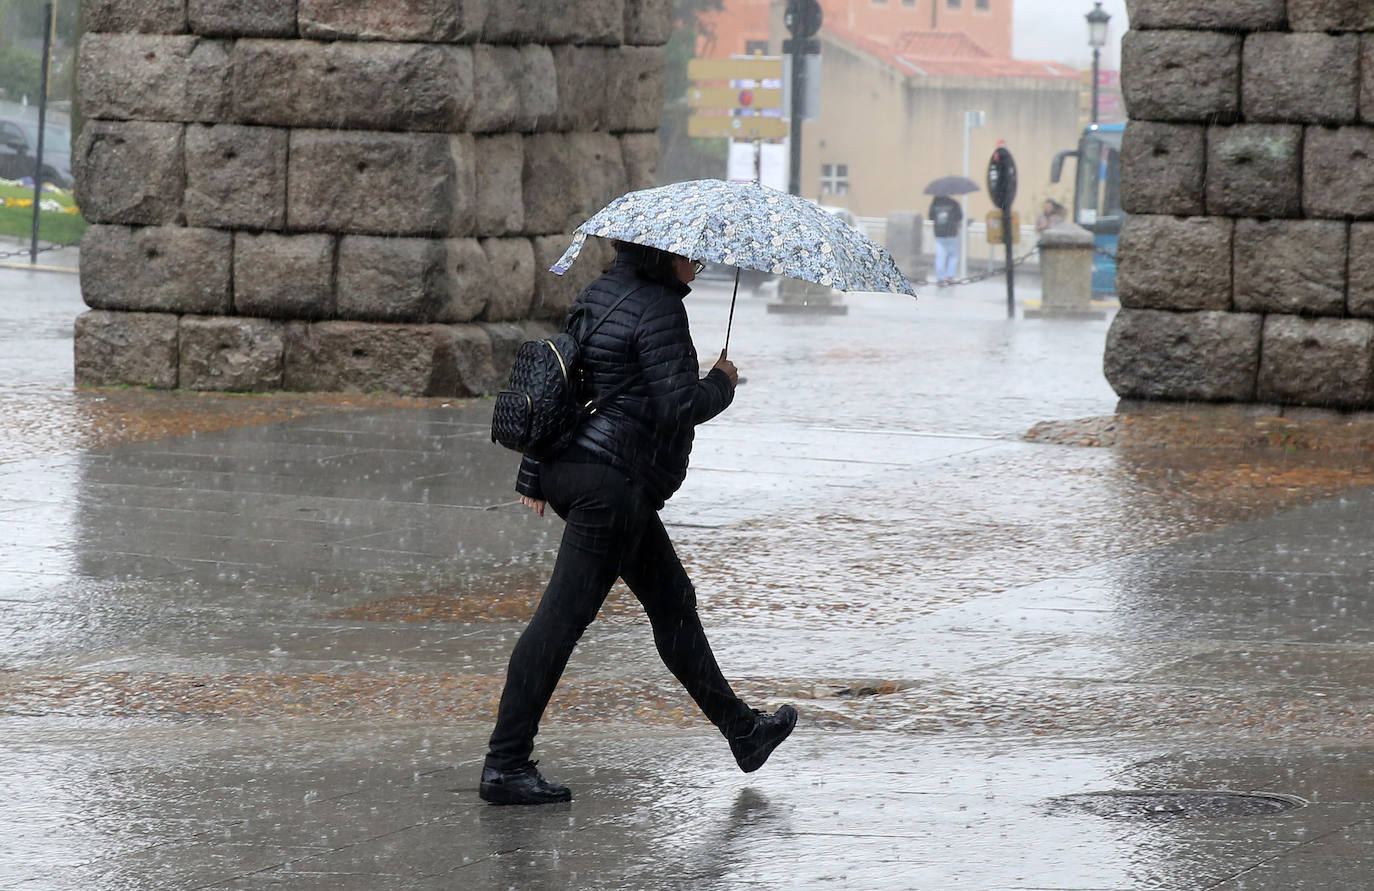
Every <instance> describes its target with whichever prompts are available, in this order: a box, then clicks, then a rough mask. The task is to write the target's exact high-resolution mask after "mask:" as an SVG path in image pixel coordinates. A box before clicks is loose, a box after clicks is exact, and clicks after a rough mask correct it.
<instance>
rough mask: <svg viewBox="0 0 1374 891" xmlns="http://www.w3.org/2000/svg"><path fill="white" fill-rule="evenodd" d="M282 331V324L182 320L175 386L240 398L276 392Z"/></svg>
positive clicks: (219, 318) (227, 319) (196, 318)
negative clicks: (238, 394)
mask: <svg viewBox="0 0 1374 891" xmlns="http://www.w3.org/2000/svg"><path fill="white" fill-rule="evenodd" d="M285 332H286V326H285V325H283V324H282V323H281V322H274V321H271V320H269V319H249V318H243V317H240V316H182V317H181V326H180V328H179V329H178V336H179V355H180V361H179V364H178V374H177V379H178V385H179V386H180V387H181V389H183V390H214V391H225V390H232V391H235V392H243V393H262V392H267V391H273V390H280V389H281V382H282V361H283V356H284V355H285V349H286V347H285Z"/></svg>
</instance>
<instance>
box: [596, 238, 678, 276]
mask: <svg viewBox="0 0 1374 891" xmlns="http://www.w3.org/2000/svg"><path fill="white" fill-rule="evenodd" d="M611 245H612V246H613V247H614V248H615V253H616V257H617V259H618V258H619V257H621V256H627V257H630V258H632V260H633V262H634V264H635V272H637V273H639V275H640V276H642V277H643V278H647V279H648V280H649V281H651V282H658V283H659V284H661V285H670V284H676V283H678V282H679V281H680V280H679V279H678V277H677V270H676V269H674V268H673V260H674V259H675V258H676V257H677V254H673V253H669V252H668V251H665V250H660V249H659V248H656V247H649V246H648V245H643V244H634V243H633V242H629V241H620V240H618V239H617V240H613V241H612V242H611Z"/></svg>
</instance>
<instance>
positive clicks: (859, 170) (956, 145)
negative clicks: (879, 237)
mask: <svg viewBox="0 0 1374 891" xmlns="http://www.w3.org/2000/svg"><path fill="white" fill-rule="evenodd" d="M821 56H822V59H823V61H822V65H823V66H824V75H823V81H822V84H823V85H822V97H821V114H820V117H819V119H817V120H815V121H809V122H807V123H806V124H805V125H804V127H803V130H802V137H803V140H804V142H805V145H804V147H803V164H804V165H805V168H804V170H803V172H802V193H803V194H804V195H806V196H807V197H809V198H816V199H818V200H820V201H821V203H823V204H834V205H843V206H845V207H847V208H849V209H850V210H851V211H853V212H854V213H855V214H856V215H858V216H868V217H886V216H887V215H889V214H890V213H892V212H894V211H899V210H916V211H919V212H921V213H922V214H924V213H925V211H926V209H927V207H928V206H929V204H930V196H928V195H925V194H923V192H922V190H923V189H924V188H925V185H926V183H928V182H930V181H931V180H933V179H935V178H936V177H939V176H944V175H946V174H958V173H961V172H962V170H963V157H964V129H963V127H964V123H963V122H964V110H965V109H982V110H983V111H985V112H986V125H985V126H984V128H983V129H981V130H974V131H973V132H972V134H971V137H972V138H971V140H970V145H971V150H970V170H971V177H972V178H973V179H974V180H975V181H976V182H978V183H980V184H981V183H982V182H983V181H984V179H985V177H986V170H987V162H988V158H989V157H990V156H991V155H992V152H993V149H995V148H996V147H997V142H998V140H999V139H1005V140H1006V142H1007V146H1008V147H1009V148H1010V149H1011V151H1012V154H1013V155H1014V157H1015V158H1016V162H1017V169H1018V172H1019V179H1020V188H1019V190H1018V198H1017V202H1016V205H1017V209H1018V210H1019V211H1020V212H1021V215H1022V218H1023V220H1024V221H1027V222H1029V221H1031V220H1033V218H1034V214H1035V213H1037V212H1038V205H1039V202H1040V201H1041V200H1043V198H1044V197H1045V196H1046V195H1047V194H1049V193H1050V190H1051V186H1050V184H1049V170H1050V162H1051V161H1052V160H1053V158H1054V155H1055V154H1056V153H1057V152H1059V151H1062V150H1064V149H1067V148H1072V147H1073V146H1074V145H1075V144H1076V143H1077V140H1078V137H1077V132H1078V103H1079V98H1078V95H1079V94H1078V81H1077V79H1076V78H1067V79H1037V78H957V77H907V76H905V75H903V74H902V73H900V72H899V71H898V70H897V69H896V68H894V67H893V66H892V65H890V64H885V63H883V62H881V61H879V60H877V59H875V58H873V57H872V56H870V55H868V54H866V53H863V52H861V51H856V50H854V49H851V48H849V47H847V46H846V45H845V44H843V43H841V42H838V41H829V40H827V41H826V42H825V43H824V44H823V45H822V51H821ZM826 163H843V164H847V165H849V173H850V191H849V194H848V195H821V193H820V169H821V165H822V164H826ZM1059 190H1060V191H1063V187H1060V189H1059ZM991 210H992V205H991V203H990V202H989V201H988V198H987V194H986V191H980V192H979V193H977V194H975V195H970V196H969V213H970V216H973V217H976V218H979V219H981V218H982V217H983V216H985V215H986V214H987V213H989V212H990V211H991Z"/></svg>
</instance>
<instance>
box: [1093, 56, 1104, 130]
mask: <svg viewBox="0 0 1374 891" xmlns="http://www.w3.org/2000/svg"><path fill="white" fill-rule="evenodd" d="M1101 57H1102V51H1101V50H1100V49H1097V48H1096V47H1093V123H1094V124H1096V123H1097V82H1098V78H1097V66H1098V61H1099V60H1100V59H1101Z"/></svg>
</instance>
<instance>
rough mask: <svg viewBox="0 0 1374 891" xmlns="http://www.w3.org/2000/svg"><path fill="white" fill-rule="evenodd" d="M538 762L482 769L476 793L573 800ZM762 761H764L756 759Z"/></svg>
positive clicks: (490, 798) (514, 799)
mask: <svg viewBox="0 0 1374 891" xmlns="http://www.w3.org/2000/svg"><path fill="white" fill-rule="evenodd" d="M538 763H539V762H538V761H531V762H529V763H528V764H526V765H525V766H524V767H518V768H516V769H515V770H497V769H496V768H494V767H483V768H482V785H481V786H480V787H479V788H478V790H477V794H478V795H480V796H481V798H482V800H483V801H487V802H490V803H492V804H553V803H554V802H557V801H572V790H571V789H569V788H568V787H567V786H555V785H554V784H553V783H550V782H548V781H547V780H545V779H544V778H543V777H542V776H540V775H539V771H538V770H536V769H535V765H536V764H538ZM759 763H760V764H762V763H763V762H761V761H760V762H759Z"/></svg>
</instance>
